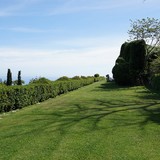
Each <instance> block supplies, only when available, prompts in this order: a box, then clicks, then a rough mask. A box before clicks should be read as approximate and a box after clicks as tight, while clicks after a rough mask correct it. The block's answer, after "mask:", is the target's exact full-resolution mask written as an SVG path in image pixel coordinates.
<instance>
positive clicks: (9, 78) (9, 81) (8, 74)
mask: <svg viewBox="0 0 160 160" xmlns="http://www.w3.org/2000/svg"><path fill="white" fill-rule="evenodd" d="M6 85H7V86H11V85H12V73H11V70H10V69H8V72H7V82H6Z"/></svg>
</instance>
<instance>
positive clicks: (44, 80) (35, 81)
mask: <svg viewBox="0 0 160 160" xmlns="http://www.w3.org/2000/svg"><path fill="white" fill-rule="evenodd" d="M51 83H52V81H50V80H49V79H47V78H45V77H40V78H33V79H31V80H30V82H29V84H51Z"/></svg>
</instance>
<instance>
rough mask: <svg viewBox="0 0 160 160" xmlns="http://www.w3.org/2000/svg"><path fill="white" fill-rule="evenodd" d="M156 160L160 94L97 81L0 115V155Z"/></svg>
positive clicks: (16, 159) (4, 158) (31, 159)
mask: <svg viewBox="0 0 160 160" xmlns="http://www.w3.org/2000/svg"><path fill="white" fill-rule="evenodd" d="M10 159H11V160H159V159H160V97H159V96H158V95H157V94H155V93H151V92H150V91H149V90H147V89H145V88H144V87H130V88H128V87H124V88H123V87H117V86H116V85H115V84H114V83H105V82H104V81H103V82H97V83H94V84H92V85H89V86H86V87H83V88H81V89H78V90H76V91H73V92H70V93H67V94H64V95H61V96H58V97H56V98H54V99H49V100H47V101H45V102H43V103H41V104H37V105H33V106H29V107H26V108H24V109H22V110H19V111H17V112H10V113H7V114H5V115H4V114H2V115H0V160H10Z"/></svg>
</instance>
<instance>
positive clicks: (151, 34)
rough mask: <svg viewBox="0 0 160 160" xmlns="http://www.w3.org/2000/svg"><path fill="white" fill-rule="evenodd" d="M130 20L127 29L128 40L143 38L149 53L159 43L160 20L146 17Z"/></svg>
mask: <svg viewBox="0 0 160 160" xmlns="http://www.w3.org/2000/svg"><path fill="white" fill-rule="evenodd" d="M130 21H131V29H130V30H128V34H129V37H130V40H131V41H132V40H141V39H143V40H145V42H146V44H148V45H147V54H148V55H149V54H150V53H151V52H152V51H153V50H154V48H155V47H156V46H158V45H160V20H159V19H155V18H149V17H147V18H146V19H145V18H143V19H140V20H139V19H138V20H135V21H132V20H130Z"/></svg>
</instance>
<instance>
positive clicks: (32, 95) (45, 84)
mask: <svg viewBox="0 0 160 160" xmlns="http://www.w3.org/2000/svg"><path fill="white" fill-rule="evenodd" d="M93 82H94V78H93V77H92V78H87V79H79V80H67V81H64V80H63V81H55V82H51V81H49V80H48V79H46V78H39V79H36V80H34V81H32V83H30V84H29V85H26V86H12V87H7V86H5V87H3V86H1V88H0V112H8V111H11V110H15V109H20V108H23V107H25V106H28V105H32V104H36V103H38V102H42V101H44V100H47V99H49V98H53V97H56V96H57V95H60V94H63V93H67V92H69V91H73V90H75V89H78V88H80V87H83V86H85V85H89V84H91V83H93Z"/></svg>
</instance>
